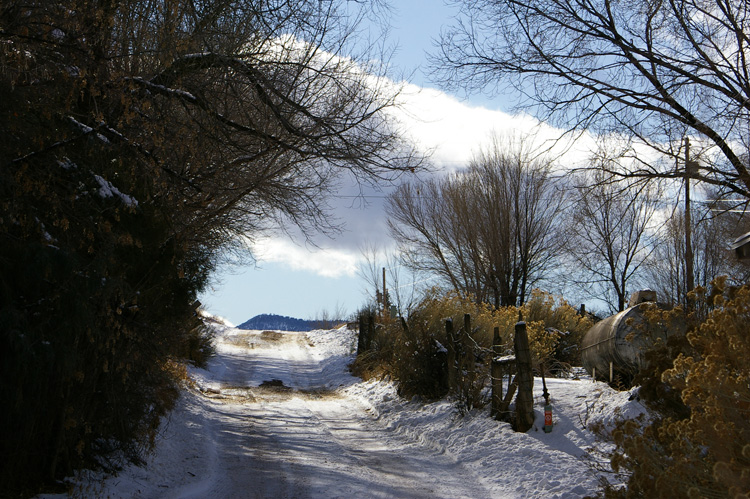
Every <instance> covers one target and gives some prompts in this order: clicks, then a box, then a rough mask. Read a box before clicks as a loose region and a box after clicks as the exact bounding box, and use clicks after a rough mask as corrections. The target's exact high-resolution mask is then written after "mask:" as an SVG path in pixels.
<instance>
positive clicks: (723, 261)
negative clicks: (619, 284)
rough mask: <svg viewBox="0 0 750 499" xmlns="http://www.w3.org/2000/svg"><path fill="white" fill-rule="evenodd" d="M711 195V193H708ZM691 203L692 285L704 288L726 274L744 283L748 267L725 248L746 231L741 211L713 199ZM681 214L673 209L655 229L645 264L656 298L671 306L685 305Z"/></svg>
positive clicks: (744, 219)
mask: <svg viewBox="0 0 750 499" xmlns="http://www.w3.org/2000/svg"><path fill="white" fill-rule="evenodd" d="M709 196H711V194H709ZM711 197H713V198H714V200H713V201H711V202H704V203H700V204H699V203H694V205H693V208H692V209H693V210H694V213H693V216H692V217H691V219H692V220H693V223H692V228H691V239H692V247H693V250H694V251H693V260H694V261H693V268H694V270H695V281H694V283H695V285H696V286H703V287H704V288H708V287H709V285H710V283H711V281H713V280H714V279H715V278H716V277H718V276H721V275H726V276H728V277H729V278H730V282H733V283H737V284H740V283H745V282H747V280H748V277H749V274H750V269H749V268H748V266H747V265H745V264H743V263H740V262H739V261H737V259H736V257H735V256H734V254H733V253H732V252H731V251H730V250H729V243H730V242H731V241H732V240H733V239H734V238H735V237H737V236H739V235H741V234H744V233H746V232H747V230H748V217H747V215H746V214H744V210H737V211H733V210H731V209H726V206H727V203H726V202H723V201H722V200H717V199H716V197H717V196H715V193H714V195H713V196H711ZM684 243H685V216H684V211H683V210H675V212H674V213H673V214H672V216H671V217H669V219H668V220H667V221H666V223H664V224H663V225H661V226H660V227H659V228H658V230H657V231H656V234H655V237H654V240H653V244H654V245H655V249H654V253H653V257H652V258H651V259H650V261H649V263H648V272H647V282H648V284H649V286H650V287H651V288H652V289H654V290H656V291H657V293H658V296H659V300H660V301H664V302H666V303H671V304H673V305H678V304H680V305H683V306H686V305H688V297H687V294H688V292H690V291H692V290H691V289H688V285H687V283H686V272H687V269H686V263H687V262H686V256H685V244H684Z"/></svg>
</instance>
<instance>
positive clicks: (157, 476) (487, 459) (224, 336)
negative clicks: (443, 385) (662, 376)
mask: <svg viewBox="0 0 750 499" xmlns="http://www.w3.org/2000/svg"><path fill="white" fill-rule="evenodd" d="M355 345H356V338H355V333H354V332H352V331H350V330H347V329H339V330H331V331H312V332H309V333H291V332H289V333H288V332H284V333H282V332H269V331H265V332H262V331H244V330H238V329H234V328H229V327H226V328H223V329H221V330H220V332H219V334H218V335H217V342H216V346H217V355H216V356H215V357H214V358H213V359H212V360H211V362H210V364H209V366H208V369H206V370H202V369H193V370H191V376H192V378H193V379H194V381H195V388H194V389H191V390H186V391H185V393H184V395H183V396H182V397H181V399H180V401H179V402H178V404H177V407H176V409H175V410H174V412H173V413H172V415H171V417H170V418H169V420H168V421H165V424H164V426H163V428H162V431H161V438H160V440H159V442H158V443H157V446H156V449H155V451H154V453H153V454H152V455H151V456H149V458H148V460H147V461H148V462H147V465H146V466H145V467H140V468H139V467H134V466H133V467H128V468H126V469H124V470H123V471H122V472H121V473H119V474H118V475H117V476H112V477H101V476H97V475H81V476H80V477H79V478H78V482H77V486H76V495H80V496H84V497H117V498H136V497H137V498H157V497H158V498H161V497H165V498H188V497H195V498H199V497H213V498H222V497H300V498H302V497H312V498H334V497H342V498H343V497H346V498H352V497H431V498H435V497H446V498H448V497H450V498H458V497H470V498H482V497H487V498H490V497H494V498H513V497H519V498H521V497H523V498H528V497H545V498H577V497H584V496H586V495H590V494H593V493H595V492H596V490H597V488H598V486H599V482H600V479H601V478H602V477H604V478H605V479H609V480H610V481H613V480H615V477H614V475H612V474H611V473H604V472H602V471H597V470H600V469H602V468H606V458H605V457H604V454H605V453H606V452H607V451H608V450H610V446H609V444H607V443H606V442H604V441H602V440H601V439H600V438H598V437H597V436H596V435H595V434H594V432H592V431H591V430H590V429H589V428H593V427H596V426H600V427H601V426H603V427H604V428H607V427H611V424H612V423H613V422H614V420H615V419H617V418H618V417H632V416H635V415H637V414H639V413H641V412H643V411H644V408H643V407H642V406H641V405H640V404H639V403H638V402H637V401H635V400H629V398H630V394H629V393H627V392H615V391H613V390H611V389H610V388H609V387H608V386H606V385H605V384H603V383H594V382H593V381H592V380H591V379H590V378H589V379H582V380H560V379H551V380H547V387H548V390H549V393H550V395H551V401H552V406H553V411H554V422H555V426H554V428H553V430H552V432H551V433H545V432H544V431H542V425H543V421H542V419H543V414H542V404H543V399H542V383H541V379H536V380H535V385H534V392H535V401H536V404H537V405H536V410H537V424H536V426H535V427H534V428H532V429H531V430H529V431H528V432H527V433H516V432H514V431H512V430H511V429H510V427H509V425H507V424H506V423H501V422H497V421H494V420H493V419H491V418H490V417H489V414H488V410H482V411H475V412H472V413H470V414H468V415H467V416H465V417H458V416H457V414H456V410H455V407H454V406H453V404H452V403H451V402H450V401H441V402H436V403H429V404H424V403H421V402H417V401H405V400H403V399H400V398H399V397H398V396H397V394H396V390H395V387H394V386H393V385H392V384H391V383H388V382H385V381H380V382H375V381H371V382H362V381H361V380H360V379H358V378H355V377H353V376H351V375H350V374H349V372H348V370H347V365H348V364H349V363H350V362H351V361H352V360H353V352H354V346H355Z"/></svg>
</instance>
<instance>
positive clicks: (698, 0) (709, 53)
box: [435, 0, 750, 198]
mask: <svg viewBox="0 0 750 499" xmlns="http://www.w3.org/2000/svg"><path fill="white" fill-rule="evenodd" d="M460 3H462V4H463V12H462V17H460V18H459V20H458V21H457V23H456V25H455V26H454V27H452V28H450V29H448V30H446V31H445V32H444V33H443V35H442V39H441V45H440V46H441V49H442V50H441V51H440V53H439V54H437V55H436V56H435V64H436V66H437V70H436V73H435V75H436V77H437V78H438V79H440V80H441V81H442V82H443V83H444V84H445V85H446V86H448V87H449V88H454V89H458V88H460V89H465V88H468V89H473V90H483V91H489V92H493V91H497V90H498V89H501V88H502V86H503V85H506V84H507V85H513V86H515V88H516V89H517V90H518V91H519V92H520V93H521V94H522V95H525V96H526V98H527V99H526V100H525V102H524V103H523V104H524V105H526V106H528V107H529V108H532V109H535V110H536V111H537V112H538V114H539V117H540V118H542V119H552V120H553V121H554V122H555V123H557V124H559V125H562V126H563V127H565V128H566V129H569V130H581V129H590V130H596V131H600V132H605V133H611V132H617V133H624V134H625V136H627V137H629V138H631V139H633V140H636V141H639V142H642V143H646V144H649V145H650V146H652V147H654V148H656V149H658V150H659V151H661V152H665V153H668V154H672V155H678V154H679V146H674V144H679V143H680V139H681V138H682V137H683V136H684V135H686V134H693V135H697V136H698V137H699V138H700V139H702V142H704V143H706V144H711V145H712V146H713V148H714V151H715V153H716V154H714V155H713V156H712V157H710V158H707V160H706V161H704V162H702V163H701V165H700V169H699V170H698V171H697V172H696V173H695V178H698V179H700V180H701V181H703V182H706V183H709V184H712V185H714V186H717V187H720V188H721V189H723V190H726V191H732V192H734V193H736V194H739V195H741V196H743V197H744V198H748V197H750V173H749V172H748V167H747V165H748V159H747V157H748V150H749V148H750V143H749V139H748V133H747V131H748V127H749V126H750V120H749V119H748V118H749V117H750V72H748V60H749V59H750V38H749V36H750V15H748V14H750V6H749V4H748V2H747V1H746V0H740V1H732V2H730V1H725V0H707V1H705V0H669V1H655V2H651V1H649V2H631V1H614V0H592V1H580V0H548V1H544V2H539V1H535V0H477V1H475V0H463V1H461V2H460ZM618 173H624V174H626V175H628V176H630V177H636V178H639V177H640V178H652V177H674V176H679V175H680V173H679V172H676V171H675V170H674V168H673V164H670V163H669V162H664V163H658V162H651V161H644V162H641V163H637V162H635V163H631V164H630V165H628V168H627V169H626V170H625V171H624V172H623V171H620V172H618Z"/></svg>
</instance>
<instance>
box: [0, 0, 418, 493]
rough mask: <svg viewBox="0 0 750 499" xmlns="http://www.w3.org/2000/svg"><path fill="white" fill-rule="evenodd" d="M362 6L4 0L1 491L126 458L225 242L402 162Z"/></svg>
mask: <svg viewBox="0 0 750 499" xmlns="http://www.w3.org/2000/svg"><path fill="white" fill-rule="evenodd" d="M371 3H372V2H344V1H343V0H299V1H295V2H289V1H286V0H236V1H231V2H229V1H225V0H217V1H200V2H198V1H194V0H154V1H146V2H144V1H135V0H123V1H119V2H114V1H108V0H104V1H96V2H90V1H83V0H70V1H66V2H56V1H44V2H35V1H32V2H25V1H20V0H4V1H3V2H1V3H0V317H3V319H2V323H3V326H2V335H3V341H4V343H7V345H8V348H4V349H2V351H0V366H2V369H3V373H4V378H5V379H8V380H13V382H12V383H3V384H0V400H2V401H3V404H4V409H5V410H3V411H0V428H2V434H1V435H0V483H2V484H3V492H5V493H7V494H9V495H24V494H29V493H33V492H32V491H33V489H34V488H35V487H38V486H41V485H42V484H43V483H44V482H45V481H49V482H52V483H54V481H55V480H58V479H61V478H62V477H64V476H70V475H71V474H72V472H73V470H74V469H75V468H77V467H80V466H84V465H85V466H90V465H91V464H92V463H99V464H102V465H104V464H105V463H106V462H107V459H105V458H104V455H105V454H108V453H109V452H110V451H116V450H117V451H120V453H118V456H126V457H130V458H133V459H135V458H136V457H137V456H138V453H139V452H140V451H141V450H143V449H144V448H146V447H147V446H148V445H149V441H150V442H151V443H153V441H154V437H155V436H156V435H155V433H156V430H157V428H159V419H160V418H161V417H162V416H163V415H164V414H165V413H166V412H167V411H168V410H169V408H170V407H172V403H173V402H174V399H175V398H176V396H177V394H178V393H179V392H178V389H177V388H178V386H179V385H178V383H179V379H178V376H179V375H178V372H179V369H172V368H170V367H167V366H170V365H173V363H174V362H178V361H179V360H180V359H186V358H188V357H189V356H190V355H191V353H190V352H191V350H195V348H194V345H195V344H196V341H195V340H201V338H200V337H197V336H196V335H198V336H199V335H200V334H201V333H200V329H201V328H200V327H198V325H197V324H196V322H197V321H198V318H197V317H196V315H195V305H194V302H195V298H196V295H197V294H198V293H199V292H200V291H201V290H202V289H204V288H205V286H206V284H207V280H208V277H209V275H210V274H211V272H212V270H213V269H214V268H215V265H216V262H217V259H218V258H220V256H221V255H222V254H223V252H224V251H225V250H226V249H227V247H228V246H229V247H231V245H232V244H233V243H234V241H237V240H238V238H240V237H242V236H245V237H251V238H252V237H254V236H257V235H258V234H259V233H260V232H262V231H264V230H269V229H271V228H277V227H279V226H280V225H281V224H295V225H297V226H299V227H301V228H302V229H303V230H306V231H308V233H309V231H313V230H316V229H321V230H333V229H335V224H334V223H332V222H330V221H329V219H328V217H327V205H326V195H327V194H328V193H329V192H330V191H331V190H332V189H334V188H335V186H336V181H337V178H338V176H339V175H347V176H352V177H354V178H356V179H358V180H360V181H362V182H378V181H380V180H393V179H394V178H396V177H398V176H399V175H400V174H401V173H403V172H408V171H411V168H412V167H417V166H419V163H420V160H419V158H418V156H417V155H416V154H415V153H414V151H413V150H412V148H411V147H410V146H409V145H408V144H405V143H404V142H403V141H402V139H401V134H400V133H399V130H398V129H397V127H396V126H395V125H393V124H392V123H391V122H390V120H389V119H388V114H387V113H385V112H384V111H385V110H386V109H387V108H388V107H389V106H391V105H392V104H393V103H394V99H395V97H396V95H397V93H398V88H397V87H396V86H393V85H391V84H389V83H387V82H386V81H385V80H384V79H382V78H379V77H378V76H379V75H382V74H383V73H382V69H381V68H379V67H378V65H377V64H374V63H372V62H371V61H374V60H377V59H378V57H376V56H377V53H375V52H369V53H368V50H370V47H371V45H358V44H357V41H356V37H355V36H353V35H356V33H357V31H356V24H357V21H358V20H359V19H361V18H362V16H365V15H368V14H367V11H368V9H369V6H370V5H371ZM375 3H379V2H377V0H376V1H375ZM374 46H375V47H377V44H376V45H374ZM358 47H366V48H365V49H363V50H360V51H357V48H358ZM191 331H192V332H196V333H195V334H193V333H191ZM191 335H192V336H191ZM203 339H205V338H203ZM197 344H200V343H197ZM118 460H119V457H118ZM113 462H114V461H113Z"/></svg>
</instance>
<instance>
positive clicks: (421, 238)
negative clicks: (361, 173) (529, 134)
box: [387, 138, 562, 307]
mask: <svg viewBox="0 0 750 499" xmlns="http://www.w3.org/2000/svg"><path fill="white" fill-rule="evenodd" d="M530 146H531V140H520V141H517V142H514V141H513V140H512V139H508V140H506V141H505V142H503V141H502V140H501V139H498V138H495V140H493V142H492V143H491V144H490V145H489V146H488V147H487V148H486V149H484V150H482V151H481V152H480V153H478V154H477V155H475V157H474V158H473V159H472V161H471V163H470V165H469V167H468V168H467V169H466V170H465V171H463V172H458V173H456V174H454V175H450V176H447V177H445V178H442V179H438V180H431V181H428V182H426V183H424V184H421V185H419V186H418V187H415V186H413V185H408V184H407V185H403V186H401V187H400V188H399V189H398V190H397V191H396V192H395V193H394V194H393V195H392V196H391V197H390V199H389V205H388V207H387V210H388V213H389V215H390V219H389V226H390V229H391V233H392V235H393V236H394V238H395V239H396V240H397V241H398V242H399V243H400V244H401V246H402V253H403V254H404V255H405V256H406V257H407V260H406V263H407V264H408V265H409V266H410V267H411V268H412V269H415V270H417V271H420V272H424V273H427V274H433V275H438V276H440V278H441V279H442V280H443V282H445V283H447V284H448V285H450V286H451V287H452V288H454V289H456V290H457V291H460V292H462V293H467V294H472V295H474V296H475V298H476V300H477V301H487V302H491V303H493V304H494V305H495V306H496V307H500V306H504V305H516V304H522V303H523V302H524V301H525V299H526V296H527V295H528V292H529V291H530V289H531V287H532V286H533V285H534V284H535V283H536V282H538V281H539V280H540V279H542V278H543V277H544V276H545V271H546V270H547V268H548V267H549V266H550V265H551V263H552V262H553V261H554V257H555V255H556V252H557V248H558V246H559V241H560V236H561V234H560V233H559V232H558V231H557V230H556V222H557V221H558V219H559V215H560V212H561V207H562V196H561V193H560V192H559V191H557V190H556V188H555V183H554V182H553V178H552V176H551V167H552V165H551V162H550V161H549V160H546V159H544V158H534V157H533V156H532V155H531V151H530Z"/></svg>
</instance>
